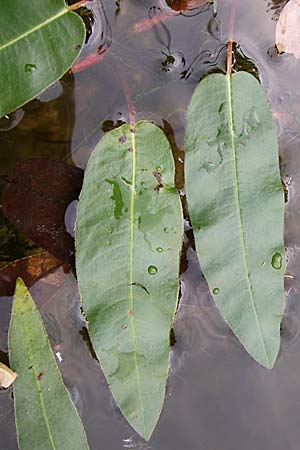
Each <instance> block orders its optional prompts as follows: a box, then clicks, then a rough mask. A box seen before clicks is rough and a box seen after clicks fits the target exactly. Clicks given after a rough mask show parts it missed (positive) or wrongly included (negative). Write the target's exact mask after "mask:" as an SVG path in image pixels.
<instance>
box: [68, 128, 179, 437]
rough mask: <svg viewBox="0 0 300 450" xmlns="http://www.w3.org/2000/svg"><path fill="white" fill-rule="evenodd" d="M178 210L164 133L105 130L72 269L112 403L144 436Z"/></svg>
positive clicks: (159, 391)
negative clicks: (117, 406)
mask: <svg viewBox="0 0 300 450" xmlns="http://www.w3.org/2000/svg"><path fill="white" fill-rule="evenodd" d="M182 233H183V224H182V212H181V205H180V200H179V196H178V193H177V191H176V189H175V187H174V162H173V158H172V153H171V149H170V146H169V143H168V141H167V139H166V137H165V136H164V134H163V132H162V131H161V130H160V129H159V128H158V127H156V126H155V125H153V124H152V123H149V122H139V123H137V124H136V126H135V129H134V130H131V129H130V126H129V125H122V126H121V127H120V128H118V129H116V130H113V131H111V132H109V133H107V134H106V135H105V136H104V138H103V139H102V140H101V142H100V143H99V144H98V146H97V147H96V149H95V151H94V153H93V155H92V157H91V159H90V161H89V163H88V167H87V170H86V174H85V178H84V183H83V189H82V192H81V196H80V201H79V210H78V217H77V224H76V264H77V274H78V281H79V287H80V291H81V296H82V301H83V309H84V312H85V314H86V317H87V320H88V326H89V333H90V336H91V340H92V343H93V345H94V348H95V350H96V353H97V355H98V357H99V360H100V363H101V366H102V368H103V371H104V373H105V375H106V378H107V381H108V383H109V386H110V388H111V390H112V393H113V395H114V398H115V400H116V402H117V404H118V405H119V407H120V409H121V411H122V413H123V415H124V416H125V417H126V419H127V420H128V421H129V423H130V424H131V425H132V427H133V428H135V430H136V431H137V432H138V433H139V434H140V435H141V436H143V437H144V438H145V439H149V438H150V436H151V434H152V431H153V429H154V427H155V425H156V422H157V420H158V418H159V414H160V412H161V409H162V406H163V401H164V396H165V386H166V378H167V372H168V363H169V332H170V328H171V324H172V319H173V314H174V311H175V308H176V304H177V296H178V270H179V255H180V249H181V244H182Z"/></svg>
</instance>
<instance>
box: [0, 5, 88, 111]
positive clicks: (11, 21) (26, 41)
mask: <svg viewBox="0 0 300 450" xmlns="http://www.w3.org/2000/svg"><path fill="white" fill-rule="evenodd" d="M0 30H1V33H0V67H1V71H0V91H1V100H0V117H2V116H4V115H5V114H8V113H9V112H11V111H13V110H14V109H16V108H18V107H19V106H21V105H23V104H24V103H26V102H27V101H29V100H31V99H33V98H34V97H36V96H37V95H38V94H39V93H40V92H41V91H42V90H43V89H45V88H46V87H47V86H49V85H50V84H51V83H53V82H54V81H56V80H57V79H58V78H60V77H61V76H62V75H63V74H64V73H65V72H66V71H67V70H68V69H69V68H70V67H71V66H72V64H73V62H74V60H75V59H76V57H77V56H78V54H79V52H80V49H81V47H82V45H83V43H84V39H85V26H84V23H83V21H82V19H81V18H80V17H79V16H78V15H77V14H75V13H74V12H72V11H70V10H69V9H68V8H67V7H66V4H65V2H64V0H55V1H53V0H42V1H41V0H22V1H19V0H9V1H3V2H1V14H0Z"/></svg>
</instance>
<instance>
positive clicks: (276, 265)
mask: <svg viewBox="0 0 300 450" xmlns="http://www.w3.org/2000/svg"><path fill="white" fill-rule="evenodd" d="M272 267H273V269H277V270H279V269H281V267H282V256H281V254H280V253H279V252H277V253H275V254H274V255H273V257H272Z"/></svg>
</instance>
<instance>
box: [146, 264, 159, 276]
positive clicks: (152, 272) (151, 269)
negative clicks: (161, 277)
mask: <svg viewBox="0 0 300 450" xmlns="http://www.w3.org/2000/svg"><path fill="white" fill-rule="evenodd" d="M157 272H158V270H157V267H155V266H149V267H148V273H149V275H156V274H157Z"/></svg>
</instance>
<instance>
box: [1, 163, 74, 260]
mask: <svg viewBox="0 0 300 450" xmlns="http://www.w3.org/2000/svg"><path fill="white" fill-rule="evenodd" d="M82 180H83V171H82V170H81V169H79V168H77V167H74V166H71V165H69V164H66V163H63V162H59V161H50V160H47V159H31V160H27V161H24V162H22V163H20V164H17V165H16V166H15V167H14V169H13V170H11V172H10V173H9V182H8V183H7V184H6V185H5V187H4V189H3V193H2V205H3V213H4V214H5V216H6V217H7V218H8V220H9V221H10V222H11V223H12V224H13V225H14V226H15V227H16V228H17V229H18V230H19V231H20V232H21V233H23V234H24V235H25V236H26V237H28V238H29V239H31V240H32V241H33V242H35V243H36V244H38V245H39V246H41V247H43V248H44V249H46V250H48V251H49V252H50V253H52V254H53V255H55V256H56V257H57V258H60V259H62V260H64V261H66V262H68V263H73V262H74V240H73V238H72V237H71V236H70V234H69V233H68V232H67V230H66V227H65V222H64V215H65V210H66V207H67V206H68V204H69V203H71V202H72V201H73V200H75V199H77V198H78V196H79V193H80V190H81V186H82Z"/></svg>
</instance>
